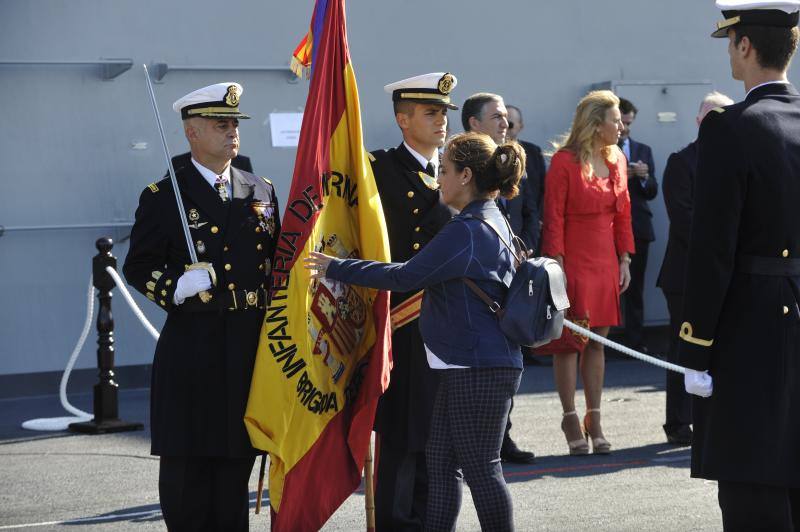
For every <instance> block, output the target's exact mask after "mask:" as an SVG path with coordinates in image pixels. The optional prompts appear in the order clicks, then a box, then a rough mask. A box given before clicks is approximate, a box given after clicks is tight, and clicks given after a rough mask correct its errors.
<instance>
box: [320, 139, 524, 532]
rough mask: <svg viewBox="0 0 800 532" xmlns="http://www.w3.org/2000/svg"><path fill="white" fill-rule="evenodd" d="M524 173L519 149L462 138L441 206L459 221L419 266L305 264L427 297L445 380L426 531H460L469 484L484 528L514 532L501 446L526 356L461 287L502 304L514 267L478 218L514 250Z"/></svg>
mask: <svg viewBox="0 0 800 532" xmlns="http://www.w3.org/2000/svg"><path fill="white" fill-rule="evenodd" d="M524 168H525V152H524V151H523V150H522V148H521V147H520V146H519V145H518V144H517V143H508V144H503V145H502V146H497V145H496V144H495V143H494V141H492V139H491V138H490V137H488V136H486V135H481V134H477V133H465V134H461V135H456V136H454V137H453V138H452V139H450V141H449V142H448V143H447V145H446V147H445V153H444V160H443V161H442V166H441V170H440V173H439V177H438V181H439V187H440V191H441V197H442V201H444V203H445V204H447V205H448V206H449V207H452V208H454V209H455V210H457V211H459V214H457V215H456V216H455V217H454V218H453V219H452V220H451V221H450V222H449V223H448V224H447V225H445V226H444V227H443V228H442V229H441V231H440V232H439V233H438V234H437V235H436V237H434V239H433V240H431V242H430V243H429V244H428V245H427V246H425V247H424V248H423V249H422V250H421V251H420V252H419V253H418V254H417V255H415V256H414V257H413V258H412V259H411V260H409V261H408V262H405V263H402V264H398V263H383V262H375V261H368V260H356V259H337V258H333V257H330V256H327V255H324V254H321V253H312V254H311V256H310V257H309V258H308V259H306V268H308V269H311V270H315V273H314V274H313V275H312V278H322V277H327V278H329V279H334V280H337V281H342V282H345V283H349V284H356V285H360V286H369V287H372V288H379V289H383V290H397V291H401V292H411V291H415V290H420V289H423V288H424V289H425V295H424V297H423V301H422V310H421V313H420V318H419V327H420V330H421V332H422V338H423V340H424V341H425V348H426V351H427V354H428V363H429V364H430V366H431V368H433V369H438V370H441V371H442V375H441V381H440V385H439V389H438V391H437V395H436V401H435V404H434V410H433V417H432V419H431V432H430V436H429V440H428V444H427V447H426V456H427V459H426V461H427V466H428V475H429V477H430V478H429V481H430V485H429V492H428V509H427V512H426V517H425V521H426V522H425V529H426V530H447V531H450V530H454V529H455V523H456V519H457V517H458V512H459V509H460V507H461V492H462V479H463V480H466V481H467V484H469V487H470V491H471V493H472V498H473V501H474V502H475V508H476V510H477V512H478V518H479V520H480V523H481V528H482V529H484V530H493V531H494V530H497V531H502V530H513V516H512V508H511V496H510V495H509V493H508V489H507V487H506V484H505V480H504V479H503V471H502V466H501V462H500V445H501V444H502V441H503V433H504V430H505V426H506V419H507V417H508V411H509V408H510V405H511V398H512V397H513V395H514V393H515V392H516V391H517V388H518V386H519V382H520V376H521V374H522V354H521V353H520V349H519V346H518V345H517V344H515V343H513V342H511V341H510V340H509V339H508V338H506V337H505V335H504V334H503V333H502V331H501V330H500V327H499V325H498V323H497V318H496V317H495V315H494V314H493V313H492V312H491V311H490V310H489V308H488V307H487V306H486V304H485V303H483V302H482V301H481V300H480V299H479V298H478V297H477V296H476V295H475V294H474V293H473V292H472V291H471V290H470V289H469V288H468V287H467V285H466V284H464V282H463V280H462V278H463V277H468V278H470V279H472V280H473V281H474V282H475V283H476V284H477V285H478V286H479V287H480V288H482V289H483V291H484V292H486V293H487V294H488V295H489V297H491V298H492V299H493V300H495V301H502V299H503V296H504V294H505V292H506V287H507V286H508V285H509V284H510V282H511V278H512V276H513V275H514V267H515V265H514V262H513V260H514V259H513V256H512V255H511V253H510V252H509V250H508V249H507V248H506V246H505V244H503V242H501V241H500V239H499V238H498V236H497V234H495V232H494V231H492V229H491V228H489V227H486V225H485V224H484V223H482V222H481V221H480V220H478V219H477V218H480V219H483V220H486V221H487V222H488V223H489V224H491V225H492V227H494V228H496V229H497V231H499V233H500V235H502V236H503V239H504V240H505V241H506V242H511V237H512V235H511V234H510V229H509V228H508V224H507V222H506V220H505V218H504V217H503V215H502V214H501V212H500V210H499V209H498V207H497V204H496V201H495V200H496V198H497V197H498V194H499V195H501V196H503V197H504V198H506V199H511V198H513V197H514V196H516V194H517V192H518V185H519V180H520V177H521V176H522V173H523V171H524ZM397 355H399V356H402V355H401V354H397Z"/></svg>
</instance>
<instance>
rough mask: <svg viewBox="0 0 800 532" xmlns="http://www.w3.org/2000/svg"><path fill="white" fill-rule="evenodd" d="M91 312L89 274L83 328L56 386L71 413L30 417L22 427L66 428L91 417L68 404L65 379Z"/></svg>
mask: <svg viewBox="0 0 800 532" xmlns="http://www.w3.org/2000/svg"><path fill="white" fill-rule="evenodd" d="M93 314H94V284H93V283H92V276H91V275H90V276H89V290H88V292H87V296H86V320H85V321H84V322H83V330H82V331H81V335H80V337H79V338H78V343H77V344H75V348H74V349H73V350H72V354H71V355H70V356H69V360H68V361H67V367H66V369H65V370H64V374H63V375H61V384H60V385H59V387H58V396H59V399H60V400H61V406H63V407H64V410H66V411H67V412H69V413H70V414H72V416H67V417H50V418H38V419H30V420H28V421H25V422H23V423H22V428H23V429H27V430H41V431H53V430H55V431H58V430H67V427H68V426H69V424H70V423H80V422H83V421H89V420H90V419H92V417H93V416H92V414H90V413H88V412H84V411H83V410H81V409H79V408H75V407H74V406H72V405H71V404H70V402H69V400H68V399H67V381H68V380H69V374H70V373H72V368H73V367H74V366H75V361H76V360H77V359H78V355H79V354H80V352H81V349H83V344H84V343H85V342H86V337H87V336H89V329H90V328H91V326H92V315H93Z"/></svg>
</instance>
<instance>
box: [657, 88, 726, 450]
mask: <svg viewBox="0 0 800 532" xmlns="http://www.w3.org/2000/svg"><path fill="white" fill-rule="evenodd" d="M732 103H733V100H731V99H730V98H728V97H727V96H725V95H724V94H720V93H719V92H711V93H709V94H707V95H706V96H705V98H703V101H702V102H701V104H700V111H699V112H698V113H697V117H696V118H695V121H696V122H697V126H698V127H700V123H701V122H702V121H703V118H704V117H705V116H706V114H708V112H709V111H710V110H712V109H714V108H715V107H722V106H724V105H730V104H732ZM696 163H697V141H696V140H695V141H692V142H691V143H690V144H689V145H688V146H686V147H685V148H683V149H682V150H680V151H677V152H675V153H673V154H671V155H670V156H669V158H668V159H667V166H666V168H664V178H663V179H662V180H661V188H662V189H663V191H664V205H666V207H667V216H668V217H669V240H667V251H666V252H665V253H664V262H662V263H661V271H660V272H659V273H658V280H657V281H656V286H658V287H659V288H661V291H662V292H664V298H665V299H666V300H667V309H668V310H669V329H670V342H669V351H668V353H667V360H668V361H669V362H672V363H677V362H678V352H677V350H678V332H679V330H680V322H679V321H678V320H679V319H680V313H681V309H682V307H683V285H684V280H685V277H686V275H685V274H686V261H687V258H688V257H687V255H688V250H689V229H690V227H691V222H692V191H693V189H694V177H695V166H696ZM691 423H692V410H691V399H690V396H689V394H687V393H686V391H685V390H684V389H683V376H682V375H681V374H680V373H675V372H674V371H667V407H666V423H664V432H665V433H666V435H667V441H668V442H669V443H674V444H677V445H689V444H691V443H692V429H691V426H690V425H691Z"/></svg>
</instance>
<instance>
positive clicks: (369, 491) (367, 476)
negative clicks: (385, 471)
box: [364, 437, 375, 532]
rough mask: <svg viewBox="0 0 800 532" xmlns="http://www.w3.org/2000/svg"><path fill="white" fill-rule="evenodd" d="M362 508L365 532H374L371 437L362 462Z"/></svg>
mask: <svg viewBox="0 0 800 532" xmlns="http://www.w3.org/2000/svg"><path fill="white" fill-rule="evenodd" d="M364 508H365V509H366V511H367V532H374V531H375V488H374V481H373V464H372V437H370V439H369V445H368V446H367V458H366V459H365V460H364Z"/></svg>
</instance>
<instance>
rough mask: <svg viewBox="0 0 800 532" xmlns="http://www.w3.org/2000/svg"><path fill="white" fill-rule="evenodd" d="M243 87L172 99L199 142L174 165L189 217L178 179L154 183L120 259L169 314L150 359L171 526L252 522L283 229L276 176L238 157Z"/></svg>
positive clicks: (164, 502) (223, 86)
mask: <svg viewBox="0 0 800 532" xmlns="http://www.w3.org/2000/svg"><path fill="white" fill-rule="evenodd" d="M241 93H242V87H241V86H240V85H239V84H237V83H220V84H216V85H211V86H209V87H205V88H203V89H199V90H197V91H194V92H192V93H191V94H188V95H187V96H184V97H183V98H181V99H180V100H178V101H177V102H175V104H174V105H173V108H174V109H175V111H177V112H179V113H180V114H181V118H182V119H183V127H184V131H185V133H186V138H187V139H188V141H189V145H190V147H191V161H190V163H189V164H186V165H183V166H180V167H179V169H177V168H176V178H177V181H178V183H179V186H180V191H181V194H182V196H183V206H184V210H185V212H186V219H185V220H181V219H180V218H179V214H178V209H177V205H176V202H175V195H174V192H173V188H172V183H171V181H170V180H169V179H162V180H161V181H159V182H157V183H153V184H151V185H149V186H148V187H147V188H146V189H145V190H144V192H142V195H141V197H140V199H139V207H138V209H137V210H136V222H135V224H134V226H133V230H132V232H131V244H130V251H129V252H128V256H127V258H126V259H125V265H124V268H123V271H124V273H125V277H126V279H127V280H128V282H129V283H130V284H131V285H132V286H134V287H135V288H136V289H137V290H139V291H140V292H142V293H143V294H145V295H146V296H147V297H148V298H149V299H150V300H152V301H153V302H155V304H156V305H157V306H158V307H160V308H162V309H164V310H165V311H166V312H167V320H166V322H165V323H164V327H163V329H162V331H161V337H160V338H159V340H158V343H157V345H156V352H155V357H154V360H153V378H152V379H153V380H152V386H151V404H150V423H151V428H152V446H151V453H152V454H154V455H156V456H159V457H160V470H159V496H160V499H161V508H162V510H163V514H164V521H165V522H166V525H167V528H168V529H170V530H247V529H248V508H249V490H248V480H249V478H250V471H251V469H252V467H253V461H254V459H255V455H256V451H255V450H254V449H253V448H252V447H251V445H250V440H249V438H248V435H247V432H246V430H245V425H244V420H243V418H244V412H245V407H246V405H247V396H248V391H249V389H250V378H251V375H252V371H253V363H254V361H255V356H256V349H257V347H258V337H259V332H260V330H261V322H262V319H263V316H264V309H265V306H266V303H267V292H266V288H267V287H268V286H269V274H270V270H271V261H272V257H273V251H274V247H275V240H276V238H277V236H278V231H279V229H280V227H279V217H278V203H277V199H276V196H275V190H274V189H273V187H272V184H271V183H270V182H269V181H268V180H266V179H264V178H261V177H257V176H255V175H253V174H251V173H248V172H244V171H242V170H238V169H236V168H234V167H232V166H231V164H230V162H231V159H232V158H233V157H235V156H236V154H237V152H238V151H239V130H238V124H239V119H243V118H249V117H248V116H247V115H245V114H242V113H241V112H240V111H239V96H240V95H241ZM181 224H187V225H188V226H189V231H190V233H191V238H192V245H193V246H194V247H195V250H196V252H197V258H198V261H199V262H200V263H207V264H208V265H210V267H206V268H205V269H204V268H199V269H187V268H190V262H191V261H190V259H189V252H188V250H187V245H186V239H185V237H184V233H183V228H182V227H181ZM191 268H195V266H192V267H191ZM212 271H213V275H212V274H211V273H212ZM201 292H202V293H201ZM209 295H210V299H209V298H208V296H209ZM201 296H202V298H201ZM204 300H205V301H204Z"/></svg>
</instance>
